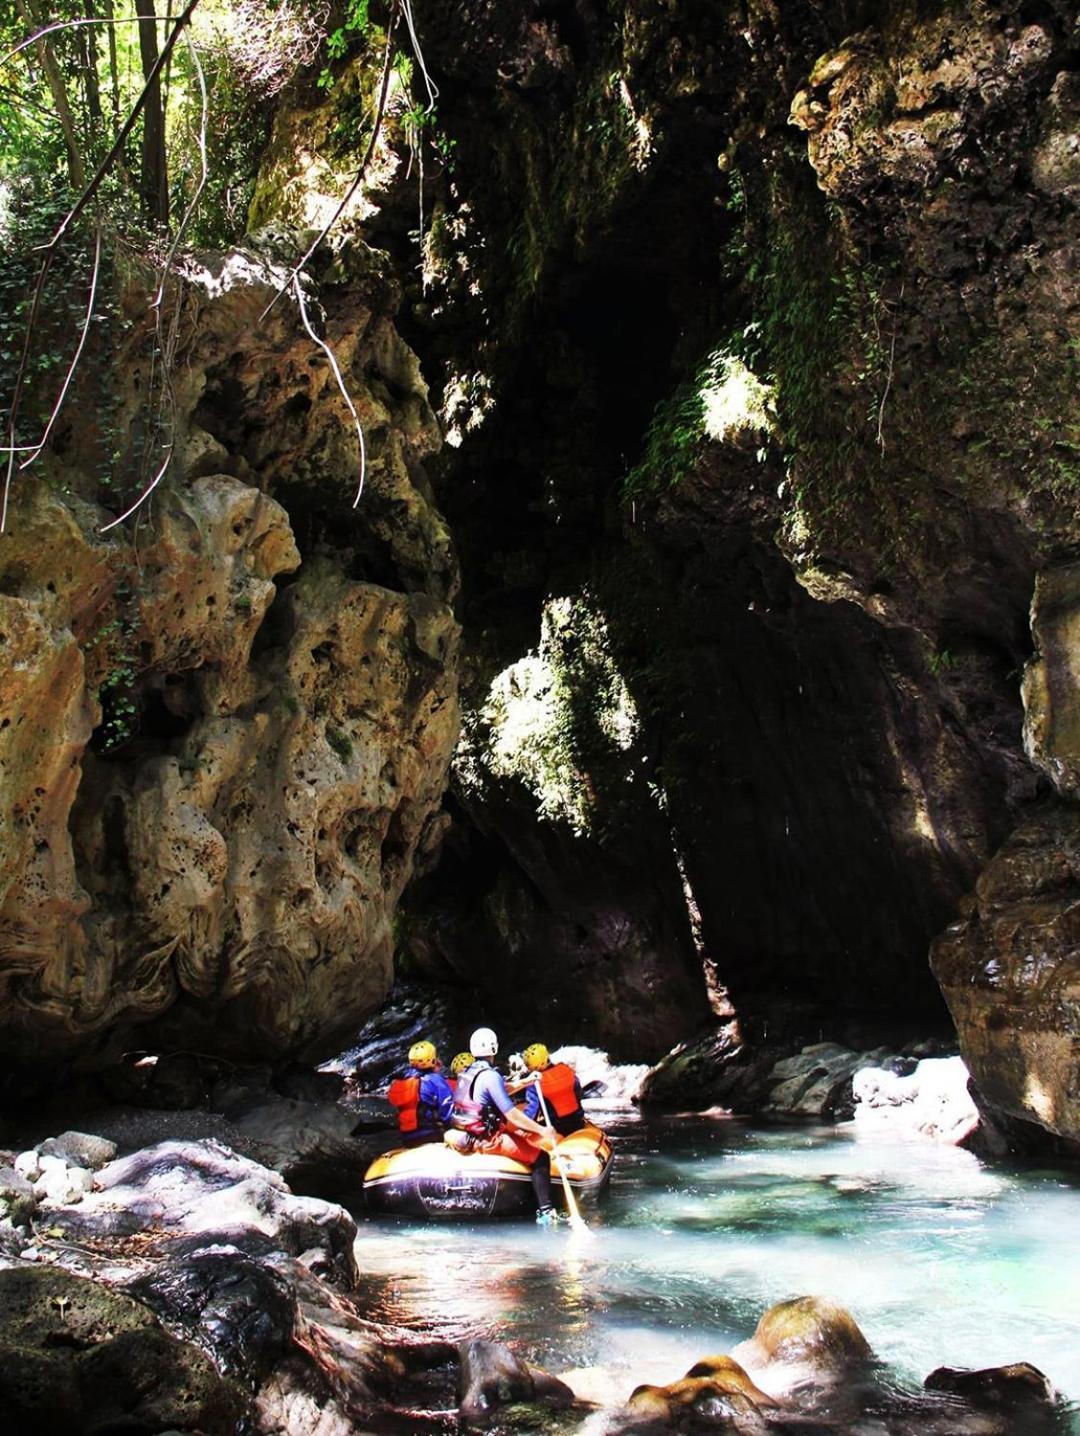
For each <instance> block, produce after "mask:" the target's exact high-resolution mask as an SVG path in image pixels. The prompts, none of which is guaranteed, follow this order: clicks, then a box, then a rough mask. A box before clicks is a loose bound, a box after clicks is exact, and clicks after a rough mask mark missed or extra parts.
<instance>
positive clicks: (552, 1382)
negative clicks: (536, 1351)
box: [458, 1340, 574, 1419]
mask: <svg viewBox="0 0 1080 1436" xmlns="http://www.w3.org/2000/svg"><path fill="white" fill-rule="evenodd" d="M459 1359H460V1368H459V1375H458V1410H459V1411H460V1413H461V1415H462V1416H463V1417H464V1418H466V1419H470V1418H475V1417H478V1416H483V1415H485V1414H486V1413H487V1412H489V1411H492V1410H494V1409H495V1408H496V1407H499V1406H507V1405H510V1404H512V1403H514V1402H540V1403H542V1404H545V1405H551V1406H570V1405H572V1404H573V1401H574V1393H573V1392H572V1391H571V1389H570V1387H569V1386H567V1385H566V1383H565V1382H563V1381H560V1380H559V1378H558V1377H557V1376H551V1375H549V1373H548V1372H546V1371H541V1370H540V1369H539V1368H537V1367H533V1366H528V1365H526V1363H525V1362H524V1361H522V1360H521V1359H520V1357H518V1356H515V1355H514V1353H513V1352H512V1351H511V1350H510V1348H509V1347H508V1346H503V1345H501V1344H500V1343H499V1342H497V1341H481V1340H477V1341H465V1342H462V1344H461V1347H460V1348H459Z"/></svg>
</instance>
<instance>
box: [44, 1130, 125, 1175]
mask: <svg viewBox="0 0 1080 1436" xmlns="http://www.w3.org/2000/svg"><path fill="white" fill-rule="evenodd" d="M37 1150H38V1151H39V1152H40V1153H41V1155H42V1156H44V1157H62V1158H63V1159H64V1161H65V1162H67V1164H68V1166H69V1167H86V1168H88V1169H89V1170H90V1171H91V1172H96V1171H97V1170H98V1168H99V1167H103V1166H104V1165H105V1163H106V1162H111V1161H112V1160H113V1159H114V1157H115V1156H116V1154H117V1151H118V1150H119V1149H118V1148H117V1145H116V1143H115V1142H111V1141H109V1139H108V1138H107V1137H96V1136H94V1135H93V1134H92V1133H89V1132H61V1133H60V1135H59V1137H46V1138H45V1140H44V1142H39V1143H38V1146H37Z"/></svg>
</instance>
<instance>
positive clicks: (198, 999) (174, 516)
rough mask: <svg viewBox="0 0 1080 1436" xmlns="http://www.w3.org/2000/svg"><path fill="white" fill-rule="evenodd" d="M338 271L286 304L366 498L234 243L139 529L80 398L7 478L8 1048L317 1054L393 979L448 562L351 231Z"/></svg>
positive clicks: (385, 314) (124, 364) (430, 821)
mask: <svg viewBox="0 0 1080 1436" xmlns="http://www.w3.org/2000/svg"><path fill="white" fill-rule="evenodd" d="M350 264H351V266H352V269H351V272H350V270H349V265H350ZM337 265H338V271H337V276H336V278H335V275H334V274H333V273H331V274H329V275H327V276H326V277H325V282H324V284H323V286H322V288H321V291H320V295H319V299H318V301H316V299H315V297H314V296H309V299H308V303H309V305H310V307H311V312H312V315H315V316H317V318H316V319H315V320H314V322H317V323H319V324H320V325H322V324H323V323H325V326H326V333H327V335H328V337H329V339H330V341H331V343H332V344H333V345H334V347H335V350H336V355H337V360H338V362H339V364H340V365H341V368H342V370H343V372H344V373H345V374H346V375H347V376H348V378H349V382H350V384H351V385H352V389H353V393H354V395H355V396H356V398H355V401H356V404H357V408H358V411H359V414H360V417H361V422H362V423H363V425H364V429H365V433H366V440H367V446H368V456H369V462H368V474H367V483H366V489H365V494H364V496H363V499H362V501H361V504H360V505H359V506H358V507H356V508H355V509H353V508H350V504H351V502H352V497H353V492H354V490H355V488H356V483H357V441H356V436H355V431H354V429H353V426H352V423H351V420H350V418H349V415H348V413H347V412H346V410H345V406H344V403H343V401H342V400H341V397H340V395H339V393H338V391H337V387H336V384H335V382H334V380H333V377H332V374H331V370H330V366H329V364H328V362H327V360H326V357H325V354H324V353H323V352H322V351H321V350H320V349H319V348H318V347H317V346H316V345H315V344H314V343H313V342H312V340H311V337H310V335H309V334H308V333H307V330H306V326H305V325H304V323H303V322H302V319H301V317H300V315H299V314H298V312H297V310H296V307H295V305H294V304H292V303H291V301H281V302H280V303H279V304H277V305H276V306H275V308H274V309H273V310H272V311H271V312H270V314H268V315H265V314H264V310H265V308H266V305H267V304H268V302H269V301H270V300H271V299H272V298H273V296H274V293H275V291H276V288H277V286H278V284H279V283H280V281H281V278H282V276H283V275H284V274H285V273H286V270H285V267H284V264H283V263H282V262H281V261H280V259H275V258H273V257H272V254H271V253H269V252H266V251H263V252H260V251H258V250H256V249H248V250H241V251H237V252H235V253H232V254H229V255H225V256H218V257H216V258H213V259H211V260H210V261H208V263H207V266H206V267H205V268H204V269H197V268H195V267H194V266H192V267H191V268H190V270H189V273H188V276H187V279H186V281H185V283H184V286H183V288H182V291H181V293H180V302H181V303H182V304H183V305H184V313H185V314H190V313H191V312H192V311H197V322H196V323H195V324H194V325H193V326H192V331H191V336H190V338H189V339H188V340H187V341H186V343H185V345H184V347H183V350H182V352H181V354H180V362H179V365H178V370H177V380H176V395H175V398H176V406H177V421H176V422H177V433H176V449H177V453H178V459H177V462H176V463H175V465H174V468H173V471H172V473H171V474H170V475H169V477H168V479H167V480H166V482H165V484H163V485H162V487H161V490H160V492H159V493H157V494H155V495H154V496H153V498H152V500H151V502H150V503H149V504H148V505H147V506H146V508H145V509H144V510H143V514H142V517H141V518H140V519H139V521H138V523H137V524H136V527H135V529H134V533H133V536H131V537H128V534H127V533H124V531H120V535H121V536H118V533H117V531H116V530H113V531H112V532H111V533H110V534H108V535H103V534H102V533H101V532H100V530H101V528H102V525H103V524H104V523H105V521H106V520H107V519H108V518H109V517H110V515H109V513H108V510H107V509H106V508H105V507H103V505H102V502H101V499H102V497H103V495H102V494H101V492H100V487H99V486H98V481H97V480H95V479H94V478H93V477H92V476H89V474H88V471H89V467H90V466H89V465H88V464H87V465H85V466H84V467H83V468H80V466H79V461H80V458H83V457H85V455H86V453H87V452H88V450H89V448H90V447H91V446H92V434H90V433H89V421H88V420H87V419H86V418H84V417H83V416H82V415H80V416H79V417H78V418H77V419H76V421H75V428H74V433H73V435H72V437H71V439H70V441H69V443H68V446H67V453H68V455H69V456H70V457H69V458H68V459H67V461H66V462H61V461H59V460H57V461H54V466H53V469H52V470H51V472H50V473H49V475H48V476H47V477H46V478H45V479H44V480H42V481H38V482H37V483H30V482H27V483H24V484H23V485H21V486H20V487H19V488H18V489H17V490H16V502H15V505H14V509H13V513H12V516H11V520H10V525H9V534H8V535H7V536H6V537H4V538H3V539H0V642H2V644H3V647H4V652H5V659H6V661H5V664H4V667H3V672H2V676H0V683H2V690H3V711H4V718H3V720H2V728H0V768H2V771H3V776H4V782H3V788H2V794H3V808H2V811H0V823H2V825H3V839H4V840H3V845H2V854H3V856H2V866H0V874H2V885H0V993H2V996H0V1025H2V1028H3V1032H4V1040H5V1043H6V1051H7V1053H8V1054H9V1056H10V1057H11V1058H13V1059H14V1060H16V1061H18V1060H20V1059H21V1060H23V1061H25V1060H26V1059H28V1058H30V1057H33V1058H35V1059H40V1056H41V1054H42V1053H43V1052H48V1053H50V1054H52V1055H54V1056H67V1055H74V1056H77V1058H78V1059H79V1060H80V1061H82V1062H92V1061H97V1060H104V1059H105V1058H107V1056H108V1055H109V1053H110V1052H111V1051H115V1050H116V1048H117V1047H119V1046H121V1045H122V1044H127V1045H129V1046H130V1045H131V1044H133V1043H134V1044H139V1045H145V1044H155V1043H157V1044H166V1045H169V1046H173V1047H188V1048H191V1047H195V1048H197V1049H199V1050H223V1051H225V1052H227V1053H228V1055H229V1056H230V1057H232V1058H234V1059H236V1058H239V1059H243V1058H254V1057H272V1058H275V1059H278V1060H280V1059H282V1058H283V1057H284V1056H286V1055H288V1054H289V1053H303V1054H307V1055H308V1056H312V1055H316V1054H320V1053H322V1054H326V1053H328V1052H330V1051H333V1050H335V1047H337V1046H340V1045H341V1044H342V1043H343V1042H344V1041H345V1040H346V1039H347V1038H348V1037H350V1036H351V1035H352V1034H353V1032H355V1030H356V1028H357V1026H358V1024H359V1023H360V1021H362V1019H363V1018H364V1017H365V1016H366V1015H367V1014H368V1013H369V1012H370V1011H371V1010H373V1008H374V1007H375V1006H377V1004H378V1002H379V1001H380V1000H381V999H382V997H383V996H384V995H385V993H386V992H387V991H388V990H389V987H390V983H391V981H392V956H393V922H394V916H395V911H396V905H397V901H398V898H399V897H400V894H401V891H402V889H403V888H404V886H405V884H406V882H407V881H408V879H409V878H410V876H411V875H412V873H413V872H414V870H415V868H416V866H417V864H418V863H423V862H424V861H426V860H427V859H428V857H429V856H430V852H431V850H432V848H433V847H434V845H435V844H436V842H437V838H438V832H439V827H440V820H439V818H438V817H437V809H438V805H439V802H440V799H441V796H442V791H443V787H444V784H445V779H446V772H447V766H448V763H449V759H450V755H451V752H452V750H453V746H454V743H455V740H456V738H457V730H458V713H457V699H456V689H457V645H458V628H457V624H456V622H455V620H454V617H453V614H452V611H451V607H450V604H451V602H452V599H453V596H454V591H455V587H456V569H455V564H454V559H453V557H452V554H451V550H450V544H449V538H448V535H447V532H446V528H445V525H444V524H443V522H442V520H441V519H440V517H439V514H438V512H437V510H436V509H435V508H434V506H433V504H432V502H431V498H430V492H429V490H428V488H427V485H426V482H425V479H424V475H423V469H422V467H421V465H422V463H423V461H424V460H425V459H426V458H428V457H430V455H431V454H432V453H433V452H434V451H435V450H436V449H437V447H438V444H439V442H440V441H439V433H438V426H437V424H436V422H435V419H434V416H433V415H432V413H431V410H430V408H429V406H428V403H427V396H426V389H425V386H424V384H423V381H422V379H421V378H420V376H419V372H418V369H417V366H416V361H415V359H414V358H413V356H412V355H411V353H410V352H409V350H408V349H407V348H406V346H405V345H404V344H403V342H402V341H401V340H400V338H399V337H398V336H397V334H396V332H395V330H394V327H393V320H392V314H393V309H394V307H395V304H396V296H395V291H394V287H393V285H392V283H391V282H390V281H389V280H388V279H387V277H386V275H385V273H380V272H379V269H378V261H377V257H376V256H374V255H373V254H371V253H369V252H366V251H363V250H362V247H357V248H355V249H354V250H353V251H352V252H351V254H350V253H348V252H347V253H346V254H345V255H344V256H342V257H340V258H339V260H338V261H337ZM131 283H132V284H133V286H134V285H136V280H132V281H131ZM137 297H138V290H137V288H136V291H135V296H134V298H132V299H131V301H130V302H131V304H132V308H133V309H134V308H135V306H136V303H137ZM145 339H146V334H145V328H144V327H142V326H141V325H140V324H139V323H135V324H134V325H132V326H130V327H129V329H128V330H127V331H126V338H125V341H124V347H123V349H122V351H121V354H120V361H119V363H118V364H117V365H116V367H115V368H114V370H113V375H114V383H115V384H116V385H117V386H118V387H119V388H120V392H121V393H122V394H123V395H124V399H125V401H126V403H127V405H128V406H129V410H130V412H131V413H132V414H134V413H137V412H138V411H139V405H140V395H139V392H138V390H139V384H140V377H143V378H144V377H145V373H144V371H140V363H141V361H142V356H143V353H144V350H143V345H144V343H145ZM134 467H135V465H134V463H132V464H131V468H130V469H125V468H124V467H123V466H120V467H119V472H117V473H116V474H115V475H114V479H115V482H116V483H118V484H119V483H124V482H128V483H130V482H131V472H132V470H133V469H134ZM115 502H116V501H115V500H114V501H113V506H114V507H115Z"/></svg>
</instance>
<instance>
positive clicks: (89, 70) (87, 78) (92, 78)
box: [75, 0, 112, 159]
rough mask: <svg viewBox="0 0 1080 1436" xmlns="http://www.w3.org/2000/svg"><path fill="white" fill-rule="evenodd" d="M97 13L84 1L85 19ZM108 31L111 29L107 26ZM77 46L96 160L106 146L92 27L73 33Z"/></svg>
mask: <svg viewBox="0 0 1080 1436" xmlns="http://www.w3.org/2000/svg"><path fill="white" fill-rule="evenodd" d="M96 15H97V11H96V10H95V8H94V0H86V17H87V19H94V18H95V17H96ZM108 28H109V29H111V28H112V27H111V26H109V27H108ZM75 37H76V39H77V40H78V44H79V60H80V62H81V66H82V83H83V94H84V96H85V98H86V119H87V129H88V134H89V148H90V151H91V153H92V154H93V156H94V158H95V159H96V158H98V157H99V156H100V155H101V153H102V151H103V150H104V149H105V147H106V145H107V140H106V137H105V116H104V114H103V113H102V109H101V87H100V85H99V84H98V72H97V44H98V40H97V35H96V34H95V33H94V27H93V26H90V25H87V26H84V27H83V28H82V29H80V30H76V31H75Z"/></svg>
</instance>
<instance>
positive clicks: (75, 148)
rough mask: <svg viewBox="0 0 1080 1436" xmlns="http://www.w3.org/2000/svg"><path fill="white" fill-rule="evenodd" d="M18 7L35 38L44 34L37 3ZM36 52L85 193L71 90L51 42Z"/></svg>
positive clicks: (26, 1) (74, 175)
mask: <svg viewBox="0 0 1080 1436" xmlns="http://www.w3.org/2000/svg"><path fill="white" fill-rule="evenodd" d="M15 3H16V5H17V6H18V9H19V14H20V15H21V16H22V18H23V23H24V24H25V25H26V28H27V31H28V33H29V34H31V35H32V34H33V33H34V31H35V30H40V29H41V26H42V21H41V19H40V17H39V16H38V15H37V14H36V13H35V11H34V0H15ZM34 48H35V49H36V50H37V53H38V59H39V60H40V61H41V68H42V69H43V70H44V71H45V78H46V79H47V80H48V82H49V90H50V92H51V94H52V99H53V104H54V105H55V106H56V118H57V119H58V120H59V121H60V128H61V130H62V131H63V133H64V145H65V146H66V148H67V156H68V177H69V178H70V180H71V187H72V189H74V190H81V189H82V187H83V185H84V184H85V183H86V170H85V168H84V166H83V158H82V151H81V150H80V149H79V140H78V135H77V134H76V130H75V118H74V116H73V115H72V113H71V106H70V104H68V97H67V90H66V89H65V88H64V77H63V75H62V74H61V72H60V66H59V65H58V64H57V63H56V56H55V55H54V54H53V52H52V49H51V48H50V45H49V42H48V40H47V39H45V40H39V41H38V43H37V44H36V45H35V46H34Z"/></svg>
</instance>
